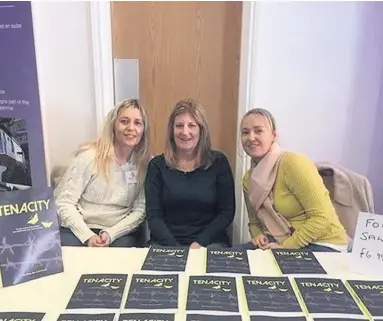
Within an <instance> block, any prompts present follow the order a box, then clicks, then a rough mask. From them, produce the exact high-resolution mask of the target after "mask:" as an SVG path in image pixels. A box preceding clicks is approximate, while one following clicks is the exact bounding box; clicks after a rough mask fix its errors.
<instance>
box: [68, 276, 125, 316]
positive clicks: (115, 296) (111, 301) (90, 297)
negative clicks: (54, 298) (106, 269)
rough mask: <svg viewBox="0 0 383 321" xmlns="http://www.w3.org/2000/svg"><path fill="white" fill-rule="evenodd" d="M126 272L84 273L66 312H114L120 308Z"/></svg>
mask: <svg viewBox="0 0 383 321" xmlns="http://www.w3.org/2000/svg"><path fill="white" fill-rule="evenodd" d="M127 278H128V276H127V275H126V274H83V275H81V277H80V279H79V281H78V282H77V286H76V288H75V290H74V291H73V293H72V296H71V298H70V299H69V302H68V305H67V307H66V312H69V311H70V312H72V311H73V312H88V311H91V312H92V313H104V312H105V313H106V312H108V313H112V312H116V311H118V310H119V309H120V306H121V300H122V295H123V293H124V289H125V285H126V281H127Z"/></svg>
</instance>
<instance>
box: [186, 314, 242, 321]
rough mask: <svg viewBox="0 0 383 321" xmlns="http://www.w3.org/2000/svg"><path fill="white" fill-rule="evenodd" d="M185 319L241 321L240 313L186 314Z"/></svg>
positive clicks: (196, 320)
mask: <svg viewBox="0 0 383 321" xmlns="http://www.w3.org/2000/svg"><path fill="white" fill-rule="evenodd" d="M186 321H242V318H241V316H240V315H206V314H188V315H187V316H186Z"/></svg>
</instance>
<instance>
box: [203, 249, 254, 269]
mask: <svg viewBox="0 0 383 321" xmlns="http://www.w3.org/2000/svg"><path fill="white" fill-rule="evenodd" d="M206 273H235V274H250V266H249V259H248V257H247V251H231V250H226V249H222V250H220V249H207V264H206Z"/></svg>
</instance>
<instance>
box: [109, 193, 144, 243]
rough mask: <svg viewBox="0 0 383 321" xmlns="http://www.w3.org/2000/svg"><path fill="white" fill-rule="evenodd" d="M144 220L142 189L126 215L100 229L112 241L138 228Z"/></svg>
mask: <svg viewBox="0 0 383 321" xmlns="http://www.w3.org/2000/svg"><path fill="white" fill-rule="evenodd" d="M144 220H145V193H144V190H143V189H142V190H141V192H140V193H139V195H138V197H137V198H136V199H135V201H134V202H133V206H132V209H131V210H130V211H129V212H128V213H127V214H126V216H125V217H124V218H123V219H122V220H121V221H119V222H117V223H116V224H114V225H113V226H111V227H109V228H106V229H104V230H102V232H107V233H108V234H109V236H110V243H113V242H114V241H115V240H116V239H118V238H120V237H121V236H124V235H126V234H129V233H131V232H132V231H133V230H135V229H136V228H138V227H139V226H140V225H141V224H142V222H143V221H144Z"/></svg>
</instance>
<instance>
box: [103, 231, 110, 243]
mask: <svg viewBox="0 0 383 321" xmlns="http://www.w3.org/2000/svg"><path fill="white" fill-rule="evenodd" d="M101 240H102V242H103V245H101V246H109V245H110V241H111V238H110V235H109V233H108V232H102V234H101Z"/></svg>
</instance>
